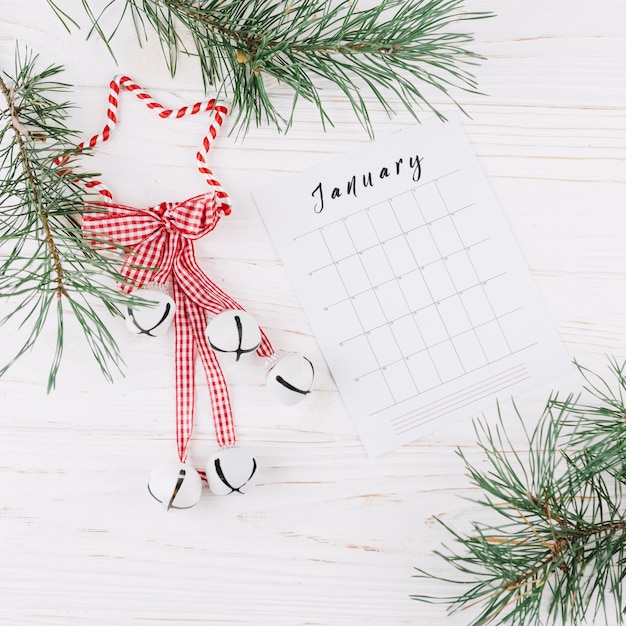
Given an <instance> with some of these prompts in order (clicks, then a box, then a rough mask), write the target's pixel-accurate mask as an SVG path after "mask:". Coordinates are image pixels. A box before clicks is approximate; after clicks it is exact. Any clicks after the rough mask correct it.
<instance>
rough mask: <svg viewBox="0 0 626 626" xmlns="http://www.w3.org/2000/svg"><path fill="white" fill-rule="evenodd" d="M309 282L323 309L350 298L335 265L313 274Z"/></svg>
mask: <svg viewBox="0 0 626 626" xmlns="http://www.w3.org/2000/svg"><path fill="white" fill-rule="evenodd" d="M309 281H310V285H311V289H313V290H315V293H316V295H317V297H318V298H319V300H320V302H321V303H322V306H323V308H325V307H328V306H330V305H332V304H334V303H335V302H338V301H339V300H344V299H345V298H346V297H347V296H348V292H347V291H346V288H345V287H344V284H343V281H342V280H341V276H340V275H339V272H338V271H337V268H336V267H335V265H334V264H333V265H328V266H327V267H323V268H322V269H319V270H316V271H314V272H311V274H310V277H309Z"/></svg>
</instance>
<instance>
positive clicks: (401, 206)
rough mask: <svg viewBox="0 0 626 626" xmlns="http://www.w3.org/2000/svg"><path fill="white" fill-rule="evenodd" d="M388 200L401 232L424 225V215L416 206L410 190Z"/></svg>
mask: <svg viewBox="0 0 626 626" xmlns="http://www.w3.org/2000/svg"><path fill="white" fill-rule="evenodd" d="M389 202H390V203H391V207H392V209H393V212H394V215H395V217H396V219H397V220H398V222H399V224H400V227H401V228H402V230H403V232H405V233H406V232H408V231H410V230H414V229H415V228H418V227H419V226H423V225H424V216H423V215H422V212H421V211H420V209H419V207H418V206H417V201H416V200H415V196H414V195H413V192H412V191H407V192H406V193H403V194H401V195H399V196H395V197H393V198H391V200H390V201H389Z"/></svg>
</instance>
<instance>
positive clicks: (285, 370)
mask: <svg viewBox="0 0 626 626" xmlns="http://www.w3.org/2000/svg"><path fill="white" fill-rule="evenodd" d="M314 374H315V371H314V369H313V363H311V361H309V359H307V358H306V357H305V356H303V355H301V354H287V355H284V356H281V357H277V358H276V360H275V361H274V362H270V365H269V369H268V372H267V391H268V393H269V394H270V396H271V397H272V398H273V399H274V400H275V401H276V402H279V403H280V404H283V405H285V406H291V405H293V404H297V403H298V402H300V401H301V400H303V399H304V398H305V397H306V396H307V395H308V394H310V393H311V391H312V389H313V378H314Z"/></svg>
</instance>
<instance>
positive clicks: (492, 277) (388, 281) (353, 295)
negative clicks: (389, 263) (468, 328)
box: [324, 266, 506, 341]
mask: <svg viewBox="0 0 626 626" xmlns="http://www.w3.org/2000/svg"><path fill="white" fill-rule="evenodd" d="M329 267H332V266H329ZM424 267H426V266H424ZM419 269H420V268H419V267H417V268H415V269H414V270H411V271H410V272H405V273H404V274H400V275H399V276H398V277H397V278H403V277H405V276H409V275H411V274H413V273H414V272H418V271H419ZM503 276H506V272H501V273H500V274H495V275H494V276H490V277H489V278H485V279H484V280H481V281H479V282H477V283H473V284H471V285H469V286H468V287H465V289H463V290H461V291H459V292H457V293H452V294H450V295H449V296H443V297H441V298H439V300H437V302H445V301H446V300H449V299H450V298H454V296H458V295H460V294H463V293H464V292H466V291H469V290H470V289H476V287H480V286H481V285H485V284H486V283H489V282H492V281H494V280H496V279H497V278H502V277H503ZM395 280H396V278H391V279H389V280H386V281H384V282H382V283H380V285H378V286H379V287H381V286H382V285H387V284H389V283H392V282H394V281H395ZM372 289H373V288H369V289H364V290H363V291H357V292H355V293H353V294H352V295H351V296H347V297H346V298H342V299H341V300H336V301H335V302H331V303H330V304H327V305H326V306H325V307H324V310H327V309H331V308H332V307H334V306H338V305H340V304H343V303H344V302H347V301H348V300H350V299H353V298H357V297H358V296H362V295H363V294H365V293H368V292H369V291H371V290H372ZM433 304H436V303H433ZM433 304H427V305H424V306H423V307H418V308H416V309H412V310H411V311H409V313H406V314H405V315H401V316H399V317H397V318H395V319H394V321H395V320H398V319H402V318H403V317H406V315H410V314H411V313H415V312H416V311H422V310H424V309H426V308H428V307H431V306H433ZM492 319H495V317H494V318H492ZM374 328H376V327H374ZM357 336H358V335H357ZM346 341H347V340H346Z"/></svg>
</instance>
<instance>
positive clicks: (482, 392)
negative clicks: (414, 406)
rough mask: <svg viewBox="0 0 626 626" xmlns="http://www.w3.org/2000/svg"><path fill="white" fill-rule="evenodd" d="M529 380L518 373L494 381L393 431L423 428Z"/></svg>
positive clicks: (527, 375)
mask: <svg viewBox="0 0 626 626" xmlns="http://www.w3.org/2000/svg"><path fill="white" fill-rule="evenodd" d="M529 378H530V374H528V373H527V372H520V373H518V374H516V375H515V376H511V377H509V378H507V379H505V380H500V381H494V382H492V383H491V384H489V385H486V386H484V387H483V388H482V389H477V390H476V391H475V392H474V393H473V394H470V395H469V396H467V397H465V398H459V399H456V400H454V401H450V402H449V403H448V404H447V405H446V406H442V407H440V408H438V409H437V410H433V411H431V412H430V413H427V414H425V415H423V416H421V417H419V419H416V420H414V421H409V422H407V423H406V424H403V425H401V426H397V427H396V426H395V425H394V431H395V432H396V434H398V435H402V434H405V433H407V432H409V431H411V430H413V429H414V428H418V427H420V426H424V424H428V423H429V422H432V421H433V420H436V419H438V418H439V417H441V415H442V414H445V413H447V412H448V411H452V410H455V409H458V408H459V407H463V406H467V405H468V404H470V403H471V402H476V401H477V400H481V399H482V398H485V397H488V396H490V395H492V394H494V393H499V392H501V391H504V390H505V389H509V388H510V387H512V386H514V385H518V384H520V383H522V382H524V381H526V380H528V379H529Z"/></svg>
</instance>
